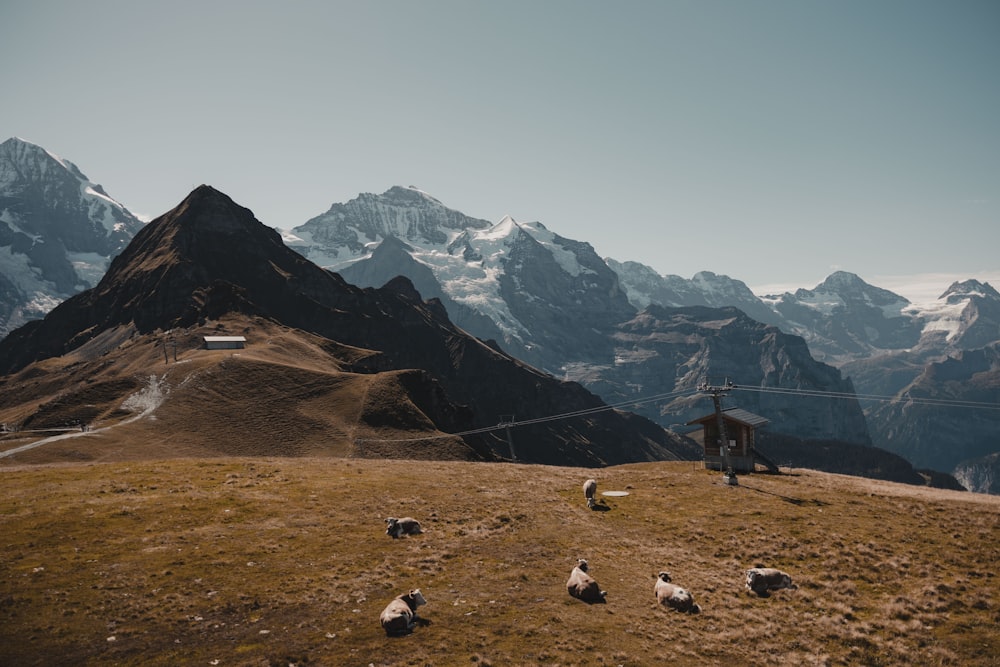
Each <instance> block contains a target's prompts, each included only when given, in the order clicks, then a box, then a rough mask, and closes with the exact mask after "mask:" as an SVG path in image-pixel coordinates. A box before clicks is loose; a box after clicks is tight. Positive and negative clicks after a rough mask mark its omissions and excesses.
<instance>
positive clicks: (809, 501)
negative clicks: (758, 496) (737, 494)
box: [739, 482, 830, 507]
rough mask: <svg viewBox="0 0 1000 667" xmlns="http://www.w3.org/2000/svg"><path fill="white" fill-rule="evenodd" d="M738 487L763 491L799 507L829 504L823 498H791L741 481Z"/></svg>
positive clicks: (758, 491)
mask: <svg viewBox="0 0 1000 667" xmlns="http://www.w3.org/2000/svg"><path fill="white" fill-rule="evenodd" d="M739 488H741V489H749V490H750V491H756V492H757V493H763V494H766V495H769V496H774V497H775V498H781V499H782V500H784V501H785V502H786V503H791V504H793V505H798V506H799V507H826V506H828V505H829V504H830V503H828V502H826V501H824V500H817V499H816V498H793V497H791V496H783V495H781V494H780V493H774V492H773V491H765V490H764V489H758V488H756V487H753V486H747V485H746V484H744V483H742V482H741V483H740V485H739Z"/></svg>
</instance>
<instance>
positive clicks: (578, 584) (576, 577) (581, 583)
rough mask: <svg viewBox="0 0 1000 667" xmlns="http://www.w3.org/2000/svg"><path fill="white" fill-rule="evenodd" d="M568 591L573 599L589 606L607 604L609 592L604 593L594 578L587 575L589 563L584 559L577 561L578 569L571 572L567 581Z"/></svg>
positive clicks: (575, 568)
mask: <svg viewBox="0 0 1000 667" xmlns="http://www.w3.org/2000/svg"><path fill="white" fill-rule="evenodd" d="M566 590H567V592H569V594H570V595H571V596H572V597H575V598H577V599H578V600H583V601H584V602H586V603H588V604H592V603H595V602H599V603H603V602H605V599H604V597H605V596H606V595H607V592H606V591H602V590H601V587H600V586H598V585H597V582H596V581H594V578H593V577H591V576H590V575H589V574H587V561H585V560H584V559H582V558H581V559H579V560H578V561H577V563H576V567H574V568H573V571H572V572H570V574H569V580H567V581H566Z"/></svg>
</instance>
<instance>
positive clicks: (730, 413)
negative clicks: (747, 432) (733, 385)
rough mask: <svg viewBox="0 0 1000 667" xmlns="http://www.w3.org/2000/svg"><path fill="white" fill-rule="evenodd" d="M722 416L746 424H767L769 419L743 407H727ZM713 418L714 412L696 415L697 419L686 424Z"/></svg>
mask: <svg viewBox="0 0 1000 667" xmlns="http://www.w3.org/2000/svg"><path fill="white" fill-rule="evenodd" d="M722 418H723V419H725V420H726V421H734V422H738V423H740V424H744V425H746V426H765V425H766V424H769V423H770V422H769V420H768V419H767V418H766V417H761V416H760V415H755V414H754V413H752V412H750V411H748V410H744V409H743V408H727V409H725V410H723V411H722ZM713 419H715V413H714V412H712V413H711V414H707V415H705V416H704V417H698V418H697V419H692V420H691V421H689V422H688V423H687V424H686V425H687V426H690V425H691V424H704V423H705V422H707V421H711V420H713Z"/></svg>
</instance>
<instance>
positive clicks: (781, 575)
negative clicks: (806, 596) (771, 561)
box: [746, 566, 798, 597]
mask: <svg viewBox="0 0 1000 667" xmlns="http://www.w3.org/2000/svg"><path fill="white" fill-rule="evenodd" d="M746 585H747V592H748V593H749V592H750V591H753V592H754V593H756V594H757V595H759V596H761V597H764V596H766V595H768V591H776V590H780V589H782V588H790V589H793V590H794V589H797V588H798V586H796V585H795V584H793V583H792V578H791V577H790V576H789V575H788V574H787V573H785V572H782V571H781V570H776V569H774V568H773V567H759V566H758V567H752V568H750V569H749V570H747V577H746Z"/></svg>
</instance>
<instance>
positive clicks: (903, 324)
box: [763, 271, 924, 363]
mask: <svg viewBox="0 0 1000 667" xmlns="http://www.w3.org/2000/svg"><path fill="white" fill-rule="evenodd" d="M763 301H764V302H765V303H767V304H768V305H770V307H771V308H772V309H773V310H774V312H776V313H777V314H778V315H780V317H781V321H780V322H779V326H781V327H782V328H783V329H784V330H786V331H788V332H789V333H796V334H798V335H800V336H802V337H803V338H805V339H806V341H807V342H808V343H809V347H810V349H811V350H812V351H813V354H815V355H816V356H817V357H818V358H822V359H827V360H829V361H830V362H831V363H836V362H837V361H838V360H840V359H843V358H850V357H852V356H859V355H861V356H868V355H870V354H871V353H872V352H873V351H874V350H897V349H904V348H909V347H912V346H914V345H916V343H917V341H918V340H919V339H920V333H921V330H922V327H923V324H924V322H923V320H921V319H920V318H917V317H914V316H912V315H910V314H907V312H906V308H907V307H908V306H910V302H909V301H907V300H906V299H905V298H903V297H901V296H899V295H898V294H893V293H892V292H890V291H888V290H884V289H881V288H879V287H875V286H873V285H869V284H868V283H866V282H865V281H864V280H862V279H861V278H859V277H858V276H856V275H854V274H853V273H847V272H845V271H837V272H835V273H832V274H830V276H829V277H828V278H827V279H826V280H824V281H823V282H822V283H820V284H819V285H817V286H816V287H814V288H813V289H811V290H807V289H798V290H796V291H795V293H794V294H791V293H787V292H786V293H785V294H782V295H780V296H776V297H765V298H764V299H763Z"/></svg>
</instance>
